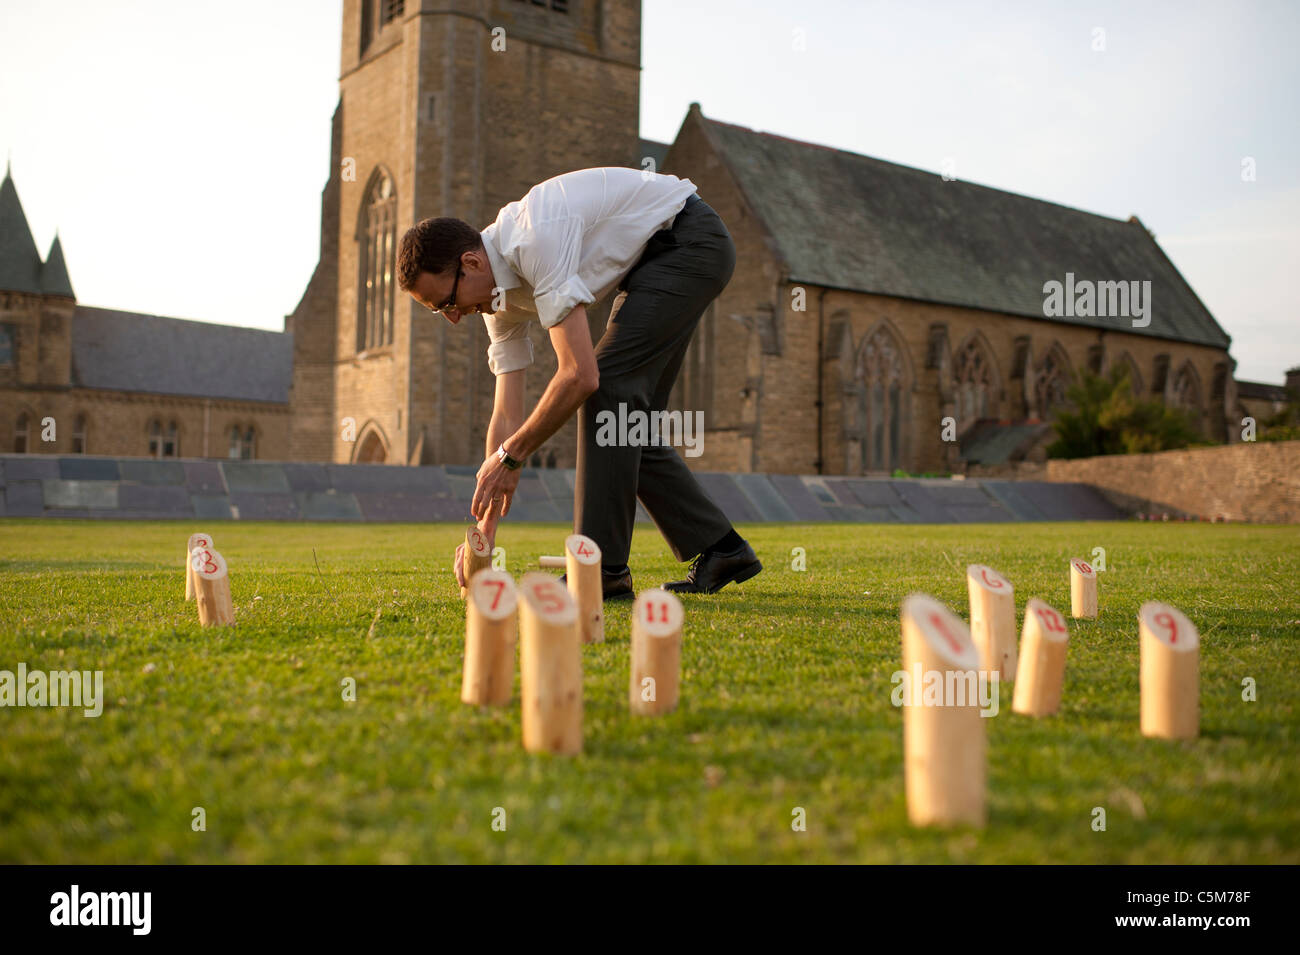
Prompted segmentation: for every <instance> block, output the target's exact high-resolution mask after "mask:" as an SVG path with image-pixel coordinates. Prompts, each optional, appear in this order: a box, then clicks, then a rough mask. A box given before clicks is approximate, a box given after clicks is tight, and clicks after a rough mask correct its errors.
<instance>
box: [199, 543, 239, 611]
mask: <svg viewBox="0 0 1300 955" xmlns="http://www.w3.org/2000/svg"><path fill="white" fill-rule="evenodd" d="M190 567H191V568H193V573H194V596H195V597H196V598H197V602H198V605H199V623H200V624H202V625H203V626H205V627H211V626H214V625H216V624H223V625H230V624H233V623H234V622H235V607H234V604H233V602H232V601H231V599H230V575H229V573H228V572H227V568H226V559H225V558H224V557H222V556H221V555H220V554H218V553H217V552H216V551H215V550H213V549H212V548H210V547H196V548H194V551H193V552H192V553H191V554H190Z"/></svg>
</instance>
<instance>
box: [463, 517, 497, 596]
mask: <svg viewBox="0 0 1300 955" xmlns="http://www.w3.org/2000/svg"><path fill="white" fill-rule="evenodd" d="M460 566H461V570H462V571H463V576H464V578H465V583H466V584H468V583H469V582H470V581H471V580H473V579H474V575H475V574H477V573H478V572H479V571H480V570H487V569H488V568H489V567H491V566H492V548H491V547H489V546H488V542H487V538H486V537H484V536H483V532H482V531H481V530H479V529H478V528H477V527H470V528H467V529H466V531H465V547H464V549H463V550H462V551H461V555H460ZM468 593H469V588H468V587H461V588H460V599H461V600H464V599H465V596H466V595H467V594H468Z"/></svg>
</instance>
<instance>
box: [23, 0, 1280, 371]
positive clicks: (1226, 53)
mask: <svg viewBox="0 0 1300 955" xmlns="http://www.w3.org/2000/svg"><path fill="white" fill-rule="evenodd" d="M580 2H586V0H574V3H575V5H576V4H577V3H580ZM341 9H342V4H341V2H340V0H226V2H224V3H221V4H216V5H213V4H192V3H177V2H175V0H169V2H168V0H61V2H59V3H36V2H33V0H0V149H3V150H4V151H5V152H6V154H7V155H8V156H10V157H11V158H12V167H13V175H14V180H15V183H16V185H17V187H18V193H19V196H20V198H21V199H22V202H23V207H24V209H25V211H26V213H27V218H28V221H29V223H30V224H31V227H32V231H33V233H34V235H35V238H36V242H37V245H38V246H39V247H40V250H41V254H42V255H44V254H45V253H46V252H47V251H48V249H49V245H50V242H51V240H52V239H53V237H54V233H55V229H56V228H57V229H58V230H59V235H60V237H61V239H62V243H63V247H64V253H65V255H66V257H67V261H68V270H69V273H70V274H71V277H72V282H73V286H74V288H75V289H76V292H77V298H78V301H80V302H82V303H83V304H87V305H98V306H103V307H108V308H120V309H127V310H131V311H140V312H151V313H154V314H159V315H169V316H173V317H177V318H190V319H202V320H206V321H216V322H223V323H227V324H232V325H248V326H253V327H258V328H267V329H273V330H277V331H278V330H280V329H282V328H283V321H284V316H285V315H286V314H287V313H288V312H290V311H292V310H293V308H294V306H295V305H296V304H297V302H298V299H299V297H300V296H301V295H302V291H303V289H304V287H305V286H306V283H307V280H308V278H309V277H310V275H311V271H312V268H313V267H314V266H315V264H316V254H317V249H318V244H319V229H320V191H321V188H322V187H323V186H324V184H325V179H326V177H327V175H328V173H329V169H328V165H329V123H330V116H331V114H332V112H333V110H334V106H335V104H336V102H337V100H338V59H339V24H340V18H341ZM642 16H643V35H642V64H643V66H644V70H643V72H642V77H641V135H642V136H645V137H647V138H650V139H657V140H661V141H671V140H672V139H673V138H674V136H675V135H676V132H677V129H678V127H679V126H680V125H681V121H682V117H683V116H684V115H685V113H686V109H687V107H688V105H689V104H690V103H691V102H692V101H698V102H700V103H701V105H702V107H703V110H704V113H705V115H706V116H709V117H710V118H713V119H718V120H722V121H724V122H729V123H736V124H739V125H742V126H749V127H751V128H754V129H760V130H765V131H768V132H773V133H777V134H780V135H783V136H788V137H791V138H794V139H800V140H806V141H808V142H814V143H821V144H823V145H827V146H834V147H836V148H840V149H847V150H851V151H853V152H858V153H863V154H866V155H869V156H876V157H879V158H881V159H887V160H890V161H893V162H900V163H905V164H907V165H910V166H916V167H919V168H922V169H929V170H933V171H935V172H936V173H937V172H939V171H940V169H941V168H942V167H943V164H944V162H945V160H951V161H952V163H953V164H954V168H955V172H956V175H957V176H958V177H959V178H961V179H966V180H970V181H974V182H979V183H983V184H985V185H990V186H995V187H997V188H1001V189H1008V190H1011V191H1013V192H1018V193H1022V194H1024V195H1029V196H1034V197H1037V198H1042V199H1048V200H1051V201H1053V202H1058V203H1062V204H1064V205H1069V206H1074V207H1076V208H1080V209H1086V210H1088V211H1090V212H1097V213H1101V214H1103V215H1108V216H1114V217H1117V218H1127V217H1128V216H1129V215H1132V214H1136V215H1138V216H1139V217H1140V218H1141V219H1142V221H1143V222H1144V223H1145V224H1146V226H1147V227H1148V228H1149V229H1151V230H1153V231H1154V232H1155V234H1156V239H1157V241H1158V242H1159V243H1160V245H1161V247H1162V248H1163V249H1164V250H1165V252H1166V254H1168V256H1169V257H1170V259H1172V260H1173V262H1174V264H1175V265H1176V266H1177V267H1178V268H1179V270H1180V271H1181V272H1182V273H1183V275H1184V276H1185V277H1186V279H1187V280H1188V282H1190V283H1191V286H1192V288H1193V289H1195V291H1196V292H1197V294H1198V295H1199V296H1200V297H1201V299H1202V301H1204V302H1205V304H1206V306H1207V307H1208V308H1209V309H1210V311H1211V312H1212V313H1213V314H1214V316H1215V317H1216V318H1217V319H1218V321H1219V324H1221V325H1222V326H1223V327H1224V328H1225V329H1226V330H1227V332H1228V334H1229V335H1231V336H1232V339H1233V343H1232V348H1231V354H1232V355H1233V357H1235V358H1236V359H1237V362H1238V368H1237V377H1238V378H1245V379H1250V380H1258V381H1272V382H1280V381H1281V380H1282V375H1283V371H1284V370H1285V369H1286V368H1288V367H1291V366H1295V365H1300V308H1297V305H1296V303H1295V297H1294V294H1293V291H1292V288H1291V285H1290V281H1291V278H1292V275H1293V274H1294V273H1295V272H1296V271H1297V266H1300V176H1298V174H1300V66H1298V65H1297V63H1298V58H1297V55H1296V50H1297V49H1298V48H1300V3H1292V2H1287V0H1279V2H1271V3H1267V2H1258V3H1250V2H1235V0H1222V2H1219V3H1183V2H1177V3H1175V2H1169V3H1155V2H1141V0H1128V2H1114V3H1083V2H1064V0H1059V2H1052V0H1040V2H1026V3H1000V4H998V3H978V4H974V3H963V2H953V3H938V2H928V0H927V2H911V3H909V2H895V3H867V2H860V0H859V2H854V0H839V2H834V0H804V2H801V3H798V4H791V3H789V2H778V0H643V4H642ZM1098 28H1100V30H1102V31H1104V34H1098V33H1096V31H1097V29H1098ZM796 30H798V31H802V34H801V36H802V41H803V45H804V46H805V47H806V49H804V50H803V51H799V50H796V49H795V46H796V42H797V40H798V36H797V35H796V32H795V31H796ZM1099 41H1100V42H1101V43H1102V44H1103V45H1104V49H1101V50H1095V49H1094V46H1095V45H1097V44H1098V42H1099ZM1247 157H1250V158H1251V159H1253V161H1254V168H1255V181H1253V182H1244V181H1243V180H1242V164H1243V160H1244V159H1246V158H1247Z"/></svg>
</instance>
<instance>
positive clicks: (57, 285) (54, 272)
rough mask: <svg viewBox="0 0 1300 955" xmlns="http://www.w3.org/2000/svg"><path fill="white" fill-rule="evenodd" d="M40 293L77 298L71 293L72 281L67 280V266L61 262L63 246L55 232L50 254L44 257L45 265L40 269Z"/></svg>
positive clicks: (75, 294)
mask: <svg viewBox="0 0 1300 955" xmlns="http://www.w3.org/2000/svg"><path fill="white" fill-rule="evenodd" d="M41 291H42V292H44V293H45V294H46V295H63V296H66V297H67V298H76V297H77V293H76V292H74V291H72V279H70V278H68V266H67V263H66V262H64V261H63V246H62V244H60V242H59V234H58V233H57V232H56V233H54V242H53V243H52V244H51V245H50V254H49V255H47V256H46V257H45V265H44V266H42V268H41Z"/></svg>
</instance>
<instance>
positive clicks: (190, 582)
mask: <svg viewBox="0 0 1300 955" xmlns="http://www.w3.org/2000/svg"><path fill="white" fill-rule="evenodd" d="M196 547H206V548H209V549H210V548H211V547H212V535H210V534H191V535H190V539H189V541H187V542H186V544H185V599H186V600H193V599H194V568H193V567H191V566H190V555H192V554H193V553H194V548H196Z"/></svg>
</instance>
